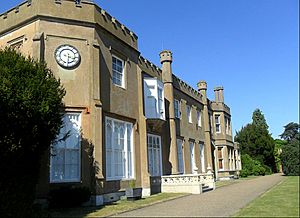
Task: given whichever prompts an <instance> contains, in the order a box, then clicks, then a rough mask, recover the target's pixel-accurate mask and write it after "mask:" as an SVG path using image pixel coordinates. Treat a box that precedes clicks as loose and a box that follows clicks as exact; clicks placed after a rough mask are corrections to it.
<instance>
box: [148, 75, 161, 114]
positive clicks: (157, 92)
mask: <svg viewBox="0 0 300 218" xmlns="http://www.w3.org/2000/svg"><path fill="white" fill-rule="evenodd" d="M144 104H145V115H146V117H147V118H150V119H161V120H165V101H164V86H163V83H162V82H161V81H159V80H158V79H157V78H152V77H146V78H144Z"/></svg>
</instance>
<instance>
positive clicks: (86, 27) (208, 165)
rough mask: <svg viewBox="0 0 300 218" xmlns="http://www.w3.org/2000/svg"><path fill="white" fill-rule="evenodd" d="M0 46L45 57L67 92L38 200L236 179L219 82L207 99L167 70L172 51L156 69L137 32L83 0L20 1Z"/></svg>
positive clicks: (99, 197)
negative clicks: (80, 191) (68, 190)
mask: <svg viewBox="0 0 300 218" xmlns="http://www.w3.org/2000/svg"><path fill="white" fill-rule="evenodd" d="M5 47H13V48H15V49H18V50H19V51H21V52H22V53H23V54H24V55H26V56H28V55H29V56H31V57H33V58H35V59H38V60H42V61H45V62H46V63H47V65H48V67H49V68H50V69H51V70H52V72H53V73H54V74H55V76H56V77H57V78H59V79H60V81H61V83H62V85H63V87H64V88H65V89H66V96H65V97H64V104H65V115H64V118H63V122H64V125H63V127H62V129H61V131H60V135H59V136H58V137H59V138H60V137H61V138H62V137H63V136H64V135H65V134H66V133H70V134H69V137H67V138H66V139H65V140H60V141H59V142H57V143H56V144H54V145H53V146H52V148H51V151H49V152H48V153H47V154H45V156H44V158H43V164H42V166H41V170H40V179H39V184H38V185H37V193H38V196H37V198H39V199H43V198H46V197H47V195H48V193H49V191H50V190H53V189H57V188H59V187H61V186H65V185H71V186H75V187H77V186H78V187H88V188H89V189H90V190H91V192H92V196H93V197H92V200H91V202H92V203H93V204H96V205H101V204H104V203H106V202H110V201H115V200H118V199H119V198H120V196H122V195H124V193H125V190H126V188H128V187H130V186H132V184H134V186H135V187H136V188H142V194H143V196H149V195H151V194H154V193H158V192H188V193H194V194H200V193H202V192H203V191H205V190H210V189H214V188H215V181H216V180H220V179H230V178H234V177H238V176H239V171H240V170H241V160H240V150H239V146H238V144H237V143H234V142H233V137H232V128H231V126H232V124H231V114H230V108H229V107H228V106H227V105H226V104H225V103H224V93H223V87H216V88H215V89H214V92H215V99H214V100H210V99H208V98H207V84H206V82H205V81H201V80H200V81H196V82H195V83H197V87H198V89H197V90H195V89H194V88H192V87H191V86H190V85H188V84H187V83H185V82H184V81H183V80H181V79H180V78H178V77H177V76H175V75H174V74H173V72H172V61H173V60H172V52H171V51H167V50H164V51H162V52H161V53H160V54H159V57H160V62H161V66H160V67H158V66H155V65H154V64H153V63H151V61H149V60H147V59H146V58H144V57H143V56H142V55H141V53H140V52H139V50H138V37H137V35H136V34H135V33H133V32H132V31H131V30H129V29H128V28H127V27H126V26H124V25H123V24H122V23H120V22H119V21H118V20H116V18H114V17H112V16H111V15H109V14H108V13H107V12H106V11H105V10H103V9H101V8H100V7H99V6H98V5H96V4H95V3H93V2H92V1H88V0H82V1H79V0H77V1H74V0H27V1H25V2H23V3H21V4H20V5H18V6H16V7H14V8H13V9H11V10H9V11H7V12H4V13H2V14H0V48H2V49H3V48H5ZM197 75H201V74H197ZM50 153H51V154H54V155H50Z"/></svg>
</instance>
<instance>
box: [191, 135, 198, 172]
mask: <svg viewBox="0 0 300 218" xmlns="http://www.w3.org/2000/svg"><path fill="white" fill-rule="evenodd" d="M189 145H190V165H191V173H192V174H196V173H197V172H196V171H195V169H196V168H197V164H196V157H195V142H192V141H190V142H189Z"/></svg>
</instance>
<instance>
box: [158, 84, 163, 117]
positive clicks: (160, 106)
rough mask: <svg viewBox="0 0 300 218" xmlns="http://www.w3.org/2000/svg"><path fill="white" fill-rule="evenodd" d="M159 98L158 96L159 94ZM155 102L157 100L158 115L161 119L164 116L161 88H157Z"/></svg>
mask: <svg viewBox="0 0 300 218" xmlns="http://www.w3.org/2000/svg"><path fill="white" fill-rule="evenodd" d="M159 93H160V94H161V96H160V94H159ZM157 100H158V114H159V117H160V118H161V119H163V118H164V114H165V106H164V104H165V101H164V88H163V87H161V86H159V85H158V86H157Z"/></svg>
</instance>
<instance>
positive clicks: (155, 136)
mask: <svg viewBox="0 0 300 218" xmlns="http://www.w3.org/2000/svg"><path fill="white" fill-rule="evenodd" d="M149 137H152V140H153V139H155V140H156V139H159V157H158V158H159V163H160V165H159V173H158V174H154V173H153V172H151V171H153V169H149V168H150V167H149V163H150V160H149V150H150V149H152V152H151V153H152V160H154V148H153V147H149V143H148V142H149ZM161 148H162V146H161V136H159V135H153V134H149V133H148V134H147V157H148V158H147V159H148V161H147V162H148V172H149V174H150V176H162V174H163V171H162V170H163V169H162V150H161ZM152 166H154V164H153V163H152Z"/></svg>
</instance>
